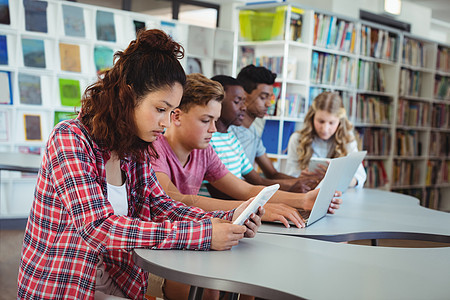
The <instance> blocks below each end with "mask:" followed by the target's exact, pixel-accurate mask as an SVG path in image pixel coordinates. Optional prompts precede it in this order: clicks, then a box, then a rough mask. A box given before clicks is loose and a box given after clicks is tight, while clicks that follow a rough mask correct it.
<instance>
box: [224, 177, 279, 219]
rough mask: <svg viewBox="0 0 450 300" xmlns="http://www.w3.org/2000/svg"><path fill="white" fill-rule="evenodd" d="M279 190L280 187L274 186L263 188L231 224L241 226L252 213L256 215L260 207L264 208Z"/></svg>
mask: <svg viewBox="0 0 450 300" xmlns="http://www.w3.org/2000/svg"><path fill="white" fill-rule="evenodd" d="M279 188H280V185H279V184H278V183H277V184H274V185H271V186H267V187H265V188H263V189H262V190H261V191H260V192H259V193H258V195H257V196H256V197H255V199H253V201H252V202H251V203H250V204H249V205H248V206H247V207H246V208H245V209H244V211H243V212H242V213H241V214H240V215H239V217H237V219H236V220H234V222H233V224H237V225H242V224H244V222H245V221H246V220H247V219H248V218H249V217H250V215H251V214H252V213H256V212H257V211H258V208H259V207H260V206H264V204H266V202H267V201H269V199H270V198H271V197H272V196H273V194H275V192H276V191H277V190H278V189H279Z"/></svg>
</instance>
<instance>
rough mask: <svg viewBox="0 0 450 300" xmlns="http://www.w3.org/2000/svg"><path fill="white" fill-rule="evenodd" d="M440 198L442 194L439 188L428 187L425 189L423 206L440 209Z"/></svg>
mask: <svg viewBox="0 0 450 300" xmlns="http://www.w3.org/2000/svg"><path fill="white" fill-rule="evenodd" d="M440 199H441V195H440V191H439V189H436V188H427V189H426V190H425V198H424V201H423V203H421V204H422V205H423V206H425V207H428V208H431V209H438V207H439V201H440Z"/></svg>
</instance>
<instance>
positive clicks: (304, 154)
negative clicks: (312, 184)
mask: <svg viewBox="0 0 450 300" xmlns="http://www.w3.org/2000/svg"><path fill="white" fill-rule="evenodd" d="M318 110H324V111H326V112H328V113H330V114H333V115H335V116H336V117H338V118H339V125H338V127H337V130H336V132H335V133H334V135H333V136H332V137H331V139H332V142H333V145H332V147H331V150H330V153H328V155H327V156H328V158H335V157H341V156H346V155H347V149H346V147H345V146H346V145H347V144H348V143H350V142H351V141H353V140H354V135H352V134H351V131H352V130H353V125H352V124H351V123H350V121H349V120H348V119H347V114H346V112H345V108H344V104H343V103H342V99H341V97H340V96H339V95H337V94H335V93H332V92H323V93H321V94H319V95H318V96H317V97H316V98H314V101H313V102H312V104H311V106H310V107H309V110H308V112H307V113H306V116H305V119H304V120H303V124H304V125H303V128H302V129H301V130H300V131H299V134H300V137H299V139H300V140H299V145H298V148H297V154H298V161H299V165H300V169H301V170H303V169H306V168H307V167H308V164H309V160H310V159H311V156H312V153H313V149H312V147H311V144H312V142H313V139H314V137H315V136H316V135H317V133H316V130H315V128H314V116H315V115H316V112H317V111H318Z"/></svg>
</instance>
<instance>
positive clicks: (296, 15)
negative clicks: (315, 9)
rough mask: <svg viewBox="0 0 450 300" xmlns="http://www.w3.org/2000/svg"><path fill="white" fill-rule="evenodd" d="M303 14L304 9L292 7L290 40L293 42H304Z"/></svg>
mask: <svg viewBox="0 0 450 300" xmlns="http://www.w3.org/2000/svg"><path fill="white" fill-rule="evenodd" d="M303 12H304V11H303V9H300V8H297V7H292V9H291V20H290V22H289V27H290V28H289V30H290V37H289V38H290V40H291V41H296V42H301V41H302V25H303Z"/></svg>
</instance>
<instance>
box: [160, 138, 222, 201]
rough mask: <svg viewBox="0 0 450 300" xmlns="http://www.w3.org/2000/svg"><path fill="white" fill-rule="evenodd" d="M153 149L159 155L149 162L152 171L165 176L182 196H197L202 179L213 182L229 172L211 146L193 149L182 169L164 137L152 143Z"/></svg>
mask: <svg viewBox="0 0 450 300" xmlns="http://www.w3.org/2000/svg"><path fill="white" fill-rule="evenodd" d="M153 147H155V150H156V153H158V155H159V158H158V159H155V158H152V160H151V163H152V167H153V170H155V172H162V173H164V174H167V176H169V178H170V180H171V181H172V183H173V184H174V185H175V186H176V187H177V188H178V190H179V191H180V192H181V193H182V194H184V195H197V194H198V191H199V189H200V186H201V184H202V181H203V180H204V179H205V180H207V181H209V182H214V181H216V180H219V179H220V178H222V177H223V176H225V175H226V174H227V173H228V172H229V171H228V169H227V167H225V165H224V164H223V163H222V161H221V160H220V158H219V157H218V156H217V154H216V152H214V150H213V148H212V147H211V145H208V148H206V149H194V150H193V151H192V152H191V154H190V155H189V160H188V162H187V164H186V165H185V166H184V167H183V166H182V165H181V164H180V161H179V160H178V157H177V156H176V155H175V153H174V152H173V150H172V148H171V147H170V145H169V143H168V142H167V140H166V138H165V136H163V135H162V136H160V137H158V139H157V140H156V141H154V142H153Z"/></svg>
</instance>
